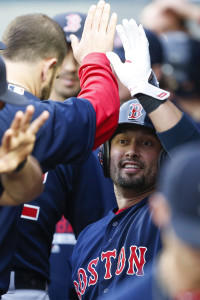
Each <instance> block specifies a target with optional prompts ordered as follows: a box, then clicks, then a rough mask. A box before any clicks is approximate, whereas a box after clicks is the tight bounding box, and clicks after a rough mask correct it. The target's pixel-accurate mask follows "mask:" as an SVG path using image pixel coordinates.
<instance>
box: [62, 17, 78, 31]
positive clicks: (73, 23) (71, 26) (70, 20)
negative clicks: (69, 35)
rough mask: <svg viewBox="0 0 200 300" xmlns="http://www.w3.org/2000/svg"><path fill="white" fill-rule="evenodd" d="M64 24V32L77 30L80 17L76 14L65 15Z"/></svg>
mask: <svg viewBox="0 0 200 300" xmlns="http://www.w3.org/2000/svg"><path fill="white" fill-rule="evenodd" d="M65 19H66V26H65V27H64V28H63V30H64V31H65V32H77V31H78V30H79V29H80V28H81V21H82V19H81V17H80V16H79V15H78V14H71V15H68V16H66V17H65Z"/></svg>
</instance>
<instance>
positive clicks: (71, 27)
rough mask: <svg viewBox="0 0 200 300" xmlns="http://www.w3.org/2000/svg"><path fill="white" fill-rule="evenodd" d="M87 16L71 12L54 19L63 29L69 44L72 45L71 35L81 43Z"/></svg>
mask: <svg viewBox="0 0 200 300" xmlns="http://www.w3.org/2000/svg"><path fill="white" fill-rule="evenodd" d="M86 17H87V15H86V14H83V13H79V12H69V13H63V14H58V15H56V16H55V17H54V18H53V19H54V20H55V21H56V22H57V23H58V24H59V25H60V26H61V27H62V29H63V31H64V33H65V37H66V41H67V43H71V40H70V35H71V34H74V35H75V36H76V37H77V38H78V39H79V41H80V39H81V36H82V32H83V28H84V24H85V20H86Z"/></svg>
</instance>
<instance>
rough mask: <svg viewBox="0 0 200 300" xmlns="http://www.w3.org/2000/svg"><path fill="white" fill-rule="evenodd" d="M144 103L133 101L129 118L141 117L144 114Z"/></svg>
mask: <svg viewBox="0 0 200 300" xmlns="http://www.w3.org/2000/svg"><path fill="white" fill-rule="evenodd" d="M142 109H143V107H142V105H141V104H139V103H137V104H136V103H132V104H131V105H130V110H129V114H128V120H135V119H139V118H140V117H141V116H142Z"/></svg>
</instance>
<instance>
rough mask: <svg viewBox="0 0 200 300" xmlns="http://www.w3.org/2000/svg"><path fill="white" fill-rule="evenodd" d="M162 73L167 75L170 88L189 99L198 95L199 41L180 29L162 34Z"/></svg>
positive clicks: (199, 93) (199, 92) (199, 72)
mask: <svg viewBox="0 0 200 300" xmlns="http://www.w3.org/2000/svg"><path fill="white" fill-rule="evenodd" d="M162 44H163V49H164V65H163V73H164V74H165V75H166V76H168V77H169V79H170V80H169V83H171V87H170V88H171V90H172V91H174V92H175V93H176V94H177V95H178V96H180V97H182V98H185V99H187V98H188V99H189V98H190V97H191V96H193V95H196V94H197V95H200V55H199V53H200V42H199V41H198V40H196V39H194V38H192V37H190V36H189V35H188V34H187V33H185V32H182V31H175V32H169V33H166V34H165V35H163V37H162Z"/></svg>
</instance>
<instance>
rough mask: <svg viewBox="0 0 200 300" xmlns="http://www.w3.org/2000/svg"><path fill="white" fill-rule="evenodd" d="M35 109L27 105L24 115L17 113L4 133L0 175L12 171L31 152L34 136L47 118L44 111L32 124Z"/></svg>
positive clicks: (0, 150)
mask: <svg viewBox="0 0 200 300" xmlns="http://www.w3.org/2000/svg"><path fill="white" fill-rule="evenodd" d="M34 111H35V109H34V106H32V105H28V106H27V108H26V111H25V113H23V112H22V111H18V112H17V113H16V115H15V118H14V119H13V121H12V124H11V126H10V128H9V129H8V130H6V131H5V133H4V135H3V138H2V143H1V147H0V173H8V172H12V171H14V170H15V169H16V168H17V166H18V165H19V164H20V163H21V162H23V161H24V160H25V159H26V158H27V157H28V155H29V154H31V152H32V151H33V147H34V145H35V140H36V134H37V132H38V130H39V129H40V128H41V127H42V125H43V124H44V123H45V121H46V120H47V119H48V117H49V112H48V111H44V112H42V113H41V115H40V116H39V117H37V118H36V119H35V120H34V121H33V122H32V123H30V122H31V119H32V117H33V113H34Z"/></svg>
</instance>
